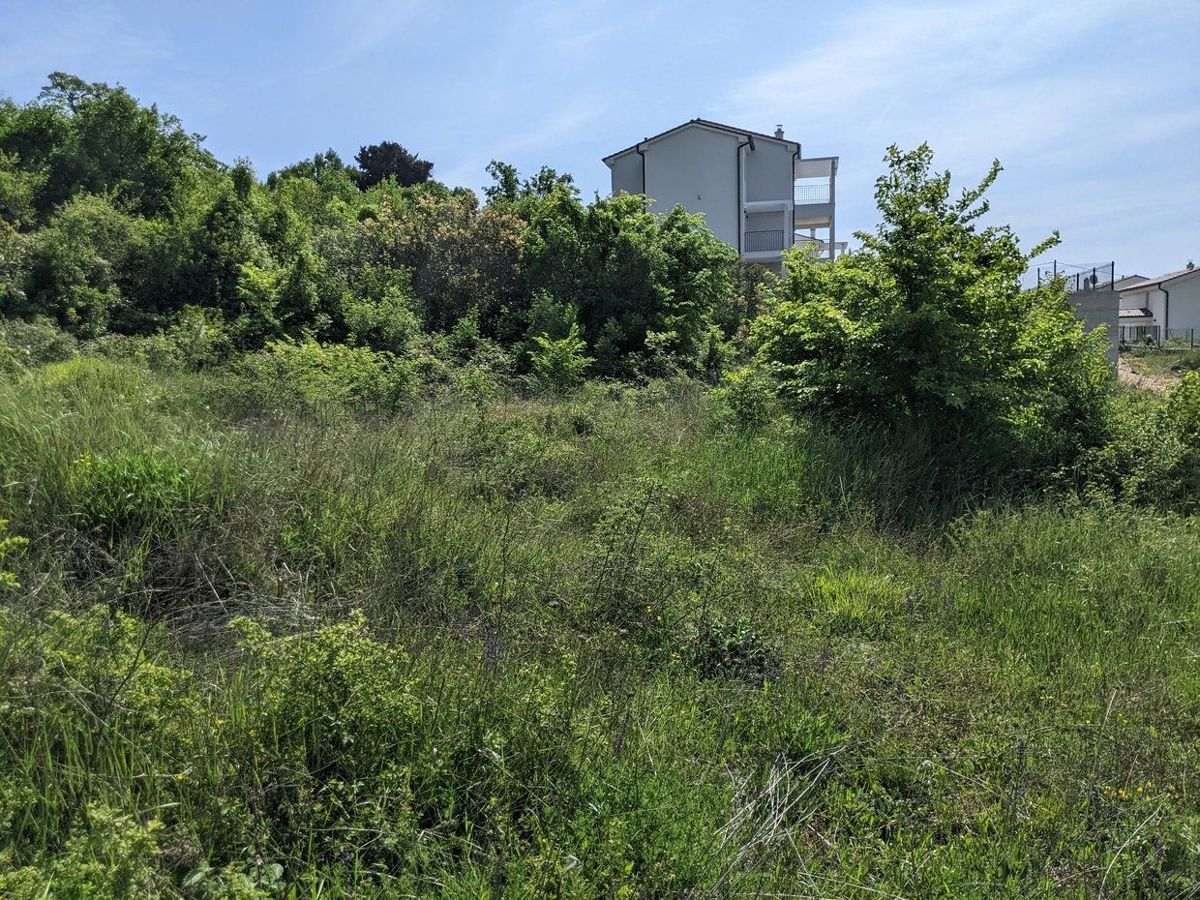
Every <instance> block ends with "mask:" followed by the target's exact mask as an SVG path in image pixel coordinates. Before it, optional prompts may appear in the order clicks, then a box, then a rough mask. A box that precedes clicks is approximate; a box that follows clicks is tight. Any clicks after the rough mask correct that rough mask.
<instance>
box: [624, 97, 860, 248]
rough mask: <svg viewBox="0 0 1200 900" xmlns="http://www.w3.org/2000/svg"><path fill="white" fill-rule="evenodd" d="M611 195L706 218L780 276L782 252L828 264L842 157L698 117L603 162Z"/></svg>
mask: <svg viewBox="0 0 1200 900" xmlns="http://www.w3.org/2000/svg"><path fill="white" fill-rule="evenodd" d="M604 163H605V165H607V166H608V168H609V169H610V170H611V173H612V191H613V193H614V194H618V193H621V192H622V191H624V192H627V193H630V194H642V195H644V196H645V197H647V198H648V199H651V200H653V202H654V204H655V207H656V208H657V209H658V210H660V211H664V212H665V211H666V210H669V209H671V208H673V207H674V206H676V205H681V206H683V207H684V208H686V209H688V210H690V211H691V212H695V213H702V214H703V215H704V218H705V221H706V222H707V223H708V227H709V228H711V229H712V230H713V232H714V233H715V234H716V235H717V236H718V237H719V238H721V239H722V240H723V241H725V242H726V243H728V244H729V245H730V246H732V247H734V248H736V249H737V251H738V252H739V253H740V254H741V255H742V258H743V259H745V260H746V261H748V262H754V263H760V264H762V265H765V266H768V267H770V268H773V269H775V270H778V269H779V268H780V265H781V260H782V256H783V252H784V251H785V250H787V249H789V248H791V247H793V246H795V245H797V244H800V245H807V246H811V248H812V249H813V252H814V253H815V254H816V255H817V256H818V257H819V258H824V259H833V258H834V257H836V256H837V255H839V254H841V253H843V252H845V249H846V245H845V244H844V243H841V244H839V243H838V242H837V241H836V230H835V229H836V216H835V205H836V200H837V187H836V184H837V166H838V158H837V157H836V156H822V157H811V158H807V159H806V158H804V157H803V156H802V155H801V147H800V144H799V143H798V142H796V141H790V140H787V139H786V138H785V137H784V133H783V128H782V127H779V128H777V129H776V130H775V134H774V135H769V134H762V133H759V132H755V131H747V130H746V129H742V128H734V127H732V126H729V125H722V124H720V123H719V122H710V121H708V120H706V119H692V120H691V121H690V122H685V123H683V124H682V125H679V126H676V127H675V128H671V129H668V130H667V131H664V132H662V133H661V134H657V135H655V136H654V137H649V138H645V139H644V140H642V141H639V142H638V143H636V144H634V145H633V146H630V147H626V148H625V149H624V150H619V151H618V152H616V153H613V154H612V155H610V156H606V157H605V158H604Z"/></svg>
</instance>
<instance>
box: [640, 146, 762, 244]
mask: <svg viewBox="0 0 1200 900" xmlns="http://www.w3.org/2000/svg"><path fill="white" fill-rule="evenodd" d="M738 143H739V141H738V137H737V136H736V135H733V134H724V133H722V132H717V131H712V130H710V129H707V128H684V129H682V130H681V131H678V132H676V133H675V134H671V135H668V136H667V137H664V138H662V139H661V140H657V141H655V142H654V143H653V144H648V145H646V146H645V147H644V148H643V152H644V153H645V154H646V196H647V197H650V198H652V199H653V200H654V206H653V207H651V208H652V209H653V210H654V211H655V212H659V213H666V212H669V211H670V210H671V208H672V207H674V206H675V205H676V204H679V205H682V206H684V207H686V208H687V209H690V210H691V211H692V212H698V213H703V214H704V218H705V221H706V222H707V224H708V227H709V228H711V229H712V230H713V232H714V233H715V234H716V235H717V237H719V238H720V239H721V240H723V241H725V242H727V243H729V244H731V245H732V246H734V247H737V246H738V220H739V215H740V210H738V184H737V158H736V153H737V146H738ZM633 157H634V158H635V159H636V158H637V154H636V153H635V154H633Z"/></svg>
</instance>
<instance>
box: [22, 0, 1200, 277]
mask: <svg viewBox="0 0 1200 900" xmlns="http://www.w3.org/2000/svg"><path fill="white" fill-rule="evenodd" d="M5 6H6V8H5V13H4V27H3V29H2V30H0V94H5V95H7V96H10V97H12V98H13V99H16V100H19V101H24V100H28V99H30V98H32V97H33V96H34V95H35V94H36V93H37V91H38V89H39V88H40V86H41V85H42V84H43V83H44V81H45V76H46V74H47V73H48V72H50V71H53V70H56V69H62V70H65V71H69V72H72V73H74V74H77V75H80V76H82V77H84V78H86V79H88V80H92V81H108V82H110V83H112V82H120V83H121V84H124V85H125V86H126V87H128V88H129V89H130V90H131V91H132V92H133V93H134V94H135V95H136V96H138V97H140V98H141V99H143V100H145V101H155V102H157V103H158V104H159V106H160V107H161V108H163V109H165V110H167V111H170V112H173V113H175V114H176V115H178V116H180V117H181V118H182V119H183V121H184V124H185V126H186V127H187V128H188V129H189V130H192V131H197V132H200V133H201V134H204V135H206V136H207V140H206V146H207V147H208V148H209V149H210V150H212V151H213V152H214V153H215V154H216V155H217V156H218V157H220V158H221V159H224V160H227V161H231V160H233V159H234V158H235V157H238V156H246V157H249V158H250V160H251V161H252V162H253V163H254V165H255V167H256V169H257V170H258V172H259V173H260V175H265V174H266V173H267V172H268V171H270V170H272V169H275V168H278V167H280V166H283V165H286V164H287V163H290V162H294V161H295V160H297V159H299V158H301V157H306V156H311V155H312V154H313V153H315V152H318V151H321V150H324V149H326V148H327V147H333V148H334V149H335V150H337V151H338V152H339V153H341V154H342V155H343V157H344V158H346V159H350V158H351V157H352V156H353V154H354V153H355V151H356V150H357V149H358V147H359V146H360V145H361V144H364V143H374V142H376V141H379V140H397V141H399V142H400V143H402V144H404V145H405V146H407V147H409V148H410V149H412V150H414V151H416V152H418V153H420V154H421V155H423V156H425V157H426V158H428V159H431V160H433V161H434V163H435V168H434V176H435V177H437V178H439V179H440V180H443V181H446V182H448V183H450V184H462V185H467V186H471V187H479V186H481V185H482V184H483V183H485V181H486V176H485V174H484V171H483V167H484V166H485V165H486V164H487V162H488V160H489V159H491V158H493V157H497V158H500V159H505V160H508V161H510V162H513V163H515V164H517V165H518V167H520V168H521V169H522V170H525V171H529V170H534V169H536V168H537V167H538V166H539V165H542V164H543V163H544V164H547V165H551V166H554V167H555V168H557V169H559V170H563V171H569V172H571V173H573V174H574V175H575V178H576V180H577V182H578V184H579V185H580V187H581V188H582V189H583V191H584V194H585V196H590V195H591V193H592V192H593V191H597V190H598V191H600V192H601V193H604V192H606V191H607V189H608V170H607V169H606V168H605V167H604V165H603V163H601V162H600V158H601V157H602V156H604V155H605V154H607V153H609V152H611V151H613V150H616V149H619V148H621V147H624V146H626V145H628V144H630V143H632V142H634V141H636V140H638V139H640V138H642V137H644V136H646V135H649V134H654V133H656V132H658V131H662V130H663V129H665V128H668V127H670V126H673V125H675V124H678V123H679V122H681V121H683V120H686V119H689V118H692V117H694V116H704V117H706V118H711V119H716V120H718V121H723V122H729V123H731V124H735V125H740V126H742V127H746V128H753V129H756V130H761V131H770V130H772V129H773V127H774V125H775V124H776V123H777V122H781V123H783V124H784V126H785V128H786V130H787V134H788V137H791V138H794V139H798V140H800V141H801V142H802V143H803V146H804V152H805V154H806V155H811V156H823V155H834V154H836V155H839V156H840V157H841V169H840V173H839V182H838V205H839V209H838V220H839V226H840V228H839V231H840V232H842V233H840V234H839V237H848V236H849V235H848V234H847V233H846V232H848V231H849V230H850V229H855V228H871V227H873V226H874V224H875V222H876V215H875V208H874V201H873V196H872V192H873V181H874V178H875V177H876V176H877V175H878V174H879V171H880V169H881V165H880V158H881V156H882V154H883V151H884V149H885V148H886V147H887V145H889V144H891V143H897V144H899V145H901V146H902V147H911V146H915V145H916V144H918V143H920V142H921V141H923V140H927V141H929V142H930V143H931V145H932V146H933V148H934V150H935V151H936V153H937V162H938V164H939V165H940V166H941V167H946V168H949V169H950V170H951V171H952V172H953V173H954V175H955V177H956V180H958V181H959V183H960V184H964V185H965V184H966V183H967V182H968V181H969V180H973V179H976V178H978V177H979V176H980V175H982V174H983V173H984V172H985V171H986V169H987V166H988V163H989V162H990V161H991V159H992V158H993V157H998V158H999V159H1000V160H1001V162H1002V163H1003V164H1004V166H1005V172H1004V174H1003V175H1001V178H1000V182H999V183H998V185H997V187H996V189H995V190H994V192H993V194H992V208H993V215H992V219H993V220H994V221H1007V222H1010V223H1012V224H1013V225H1014V227H1015V228H1016V229H1017V231H1018V233H1019V234H1020V235H1021V236H1022V238H1023V240H1024V242H1025V245H1026V246H1031V245H1032V244H1033V243H1035V242H1036V241H1037V240H1039V239H1040V238H1041V237H1043V236H1045V235H1046V234H1047V233H1048V232H1050V231H1051V230H1052V229H1055V228H1057V229H1059V230H1060V231H1061V232H1062V235H1063V239H1064V242H1063V246H1062V247H1061V248H1059V249H1058V250H1057V251H1055V255H1057V257H1058V258H1059V259H1062V260H1065V261H1068V262H1073V263H1093V262H1100V261H1105V260H1110V259H1115V260H1116V262H1117V270H1118V272H1122V273H1132V272H1138V273H1140V274H1144V275H1152V274H1157V273H1159V272H1165V271H1168V270H1171V269H1176V268H1180V267H1182V266H1183V264H1184V263H1185V262H1186V260H1187V259H1188V258H1196V257H1200V62H1198V60H1200V41H1198V38H1200V2H1197V0H1162V2H1154V0H1150V2H1137V3H1133V2H1128V0H1122V2H1113V0H1076V2H1072V3H1063V2H1056V0H990V2H966V0H940V2H908V3H871V2H855V3H829V2H823V3H819V4H818V3H804V2H794V3H791V4H783V3H779V2H778V0H774V2H755V0H741V2H737V3H730V2H728V0H720V2H708V0H635V2H624V0H621V2H600V0H579V2H574V3H566V2H563V3H556V2H543V0H529V2H503V0H501V2H481V3H475V2H471V3H460V2H452V0H442V2H437V0H396V2H388V0H373V2H365V0H345V2H339V3H336V4H331V3H320V4H318V3H311V2H291V3H282V2H277V3H255V2H253V0H245V2H241V3H229V2H208V3H204V4H192V3H188V4H184V3H161V2H124V3H105V2H89V3H62V2H48V0H43V2H25V0H9V2H8V3H7V4H6V5H5ZM1198 261H1200V259H1198Z"/></svg>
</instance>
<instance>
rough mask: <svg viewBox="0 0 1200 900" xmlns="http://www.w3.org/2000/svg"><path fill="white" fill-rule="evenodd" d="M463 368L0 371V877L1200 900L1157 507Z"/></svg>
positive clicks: (1188, 545)
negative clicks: (432, 375) (387, 389)
mask: <svg viewBox="0 0 1200 900" xmlns="http://www.w3.org/2000/svg"><path fill="white" fill-rule="evenodd" d="M485 388H486V385H484V384H483V382H472V381H470V380H469V379H465V380H460V383H459V384H458V386H457V387H446V388H444V389H441V390H438V391H429V392H426V393H424V394H422V395H421V396H420V398H419V399H415V400H413V401H412V402H411V403H410V404H409V405H408V406H407V407H406V408H405V409H404V410H402V411H400V412H398V413H388V414H384V413H382V412H371V411H363V410H357V411H356V410H353V409H351V408H349V407H346V406H344V405H339V404H336V403H332V402H330V403H309V404H305V405H298V404H294V403H282V402H280V403H274V404H272V403H263V402H261V398H258V399H256V400H255V402H249V401H248V400H247V399H246V394H245V390H244V384H242V383H241V382H239V381H238V379H237V378H236V376H234V375H232V374H229V373H222V374H207V375H206V374H179V373H176V374H171V373H163V372H152V371H150V370H148V369H146V368H145V367H143V366H138V365H135V364H131V363H127V362H120V361H113V360H109V359H100V358H89V357H86V356H81V357H74V358H71V359H68V360H66V361H63V362H57V363H52V364H49V365H46V366H39V367H35V368H32V369H30V370H28V371H25V372H22V373H18V374H14V375H11V376H10V377H6V379H5V381H4V382H3V384H0V476H2V483H3V492H2V493H0V518H4V519H7V520H8V524H7V527H6V531H5V534H6V535H7V536H8V537H9V540H8V541H7V542H6V543H5V545H4V549H3V554H4V556H3V565H0V569H3V570H7V571H9V572H10V573H11V575H12V576H13V577H12V578H11V579H9V581H10V582H11V583H9V584H8V586H7V587H5V588H2V589H0V590H3V592H4V593H3V605H2V606H0V678H2V683H3V685H4V687H3V692H2V696H0V895H4V896H13V897H35V896H37V897H41V896H63V897H92V896H97V897H99V896H144V895H160V896H183V897H339V896H373V895H381V896H429V895H438V896H447V897H481V896H512V897H520V896H531V895H554V896H571V897H742V896H754V897H781V896H787V897H800V896H805V897H808V896H820V897H829V896H838V897H895V896H904V897H924V896H953V897H964V896H980V897H982V896H988V897H993V896H1013V897H1037V896H1106V897H1108V896H1146V895H1159V896H1180V897H1182V896H1191V895H1193V894H1194V893H1195V892H1196V890H1197V885H1198V884H1200V804H1198V802H1197V790H1198V789H1200V784H1198V783H1197V776H1198V775H1200V749H1198V747H1200V744H1198V743H1197V737H1198V736H1200V734H1198V732H1200V657H1198V655H1197V634H1198V629H1200V525H1198V523H1197V521H1196V520H1195V519H1194V518H1190V517H1185V516H1181V515H1177V514H1173V513H1169V512H1158V511H1154V509H1153V508H1152V507H1147V506H1144V505H1143V506H1133V505H1130V504H1128V503H1124V502H1118V501H1114V500H1112V499H1111V498H1106V497H1105V496H1103V495H1102V494H1100V493H1097V492H1087V491H1077V490H1072V489H1068V488H1066V487H1060V488H1055V487H1054V486H1053V485H1050V486H1048V487H1046V488H1045V489H1044V490H1039V491H1038V492H1029V491H1025V492H1022V493H1017V492H1007V491H1005V490H1004V489H1003V487H1002V486H992V487H987V486H983V487H977V489H976V490H974V491H972V490H969V489H968V488H967V487H965V486H964V485H961V484H957V483H954V482H953V478H952V476H951V475H948V474H947V470H946V469H945V467H941V468H936V469H934V468H931V467H930V466H929V465H927V464H924V463H922V462H921V460H923V459H925V458H926V457H925V456H924V455H923V454H922V453H921V452H920V446H919V444H920V440H918V439H916V438H914V439H912V440H911V441H909V442H903V441H900V440H899V439H897V438H894V437H893V438H889V437H886V436H885V435H884V434H882V433H879V432H873V431H871V430H870V429H868V428H866V426H864V427H863V428H861V429H857V430H855V429H851V430H841V431H834V430H828V429H824V428H822V427H821V426H819V425H817V424H815V422H814V421H812V420H804V419H797V420H792V419H787V418H777V417H768V418H767V419H766V420H765V421H763V422H760V423H759V424H745V423H741V424H738V423H735V422H734V420H733V413H732V412H731V409H730V406H729V404H728V402H727V401H726V400H725V399H723V398H722V396H721V395H720V393H719V392H718V393H713V392H711V391H709V390H707V389H704V388H702V387H699V386H698V385H697V383H696V382H694V381H689V380H686V379H679V380H667V381H652V382H650V383H649V384H647V385H645V386H642V387H633V386H628V385H616V384H600V383H591V384H588V385H587V386H585V387H584V388H583V390H582V391H580V392H578V393H576V394H573V395H571V396H568V397H559V398H555V397H530V396H522V394H521V393H519V392H512V391H508V390H489V389H485ZM925 440H934V438H933V437H927V438H926V439H925ZM13 538H15V540H13Z"/></svg>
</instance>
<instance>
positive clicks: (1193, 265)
mask: <svg viewBox="0 0 1200 900" xmlns="http://www.w3.org/2000/svg"><path fill="white" fill-rule="evenodd" d="M1194 268H1196V264H1195V263H1194V262H1192V261H1191V260H1190V259H1189V260H1188V264H1187V270H1188V271H1189V272H1190V271H1192V269H1194Z"/></svg>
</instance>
